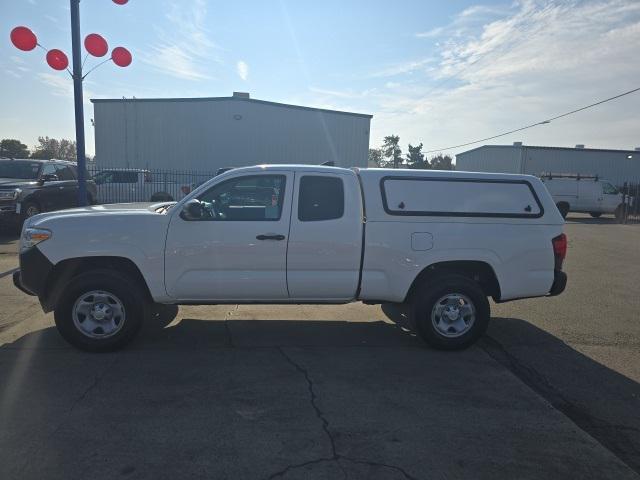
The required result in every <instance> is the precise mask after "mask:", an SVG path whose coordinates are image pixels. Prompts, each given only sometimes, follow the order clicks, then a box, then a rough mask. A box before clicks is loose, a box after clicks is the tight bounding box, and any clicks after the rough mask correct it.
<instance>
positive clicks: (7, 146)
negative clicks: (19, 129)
mask: <svg viewBox="0 0 640 480" xmlns="http://www.w3.org/2000/svg"><path fill="white" fill-rule="evenodd" d="M0 157H8V158H29V149H28V148H27V146H26V145H25V144H24V143H22V142H21V141H20V140H15V139H13V138H5V139H4V140H2V141H1V142H0Z"/></svg>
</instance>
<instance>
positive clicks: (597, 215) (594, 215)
mask: <svg viewBox="0 0 640 480" xmlns="http://www.w3.org/2000/svg"><path fill="white" fill-rule="evenodd" d="M589 215H591V216H592V217H593V218H600V216H601V215H602V212H589Z"/></svg>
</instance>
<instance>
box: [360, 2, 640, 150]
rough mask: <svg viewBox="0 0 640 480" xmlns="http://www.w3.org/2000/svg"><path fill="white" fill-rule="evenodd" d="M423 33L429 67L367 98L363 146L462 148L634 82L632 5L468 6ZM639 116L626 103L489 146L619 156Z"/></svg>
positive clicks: (637, 22)
mask: <svg viewBox="0 0 640 480" xmlns="http://www.w3.org/2000/svg"><path fill="white" fill-rule="evenodd" d="M431 32H433V34H432V35H433V36H436V34H437V36H439V37H440V38H441V41H440V46H439V47H438V48H439V50H438V54H439V60H438V61H437V62H436V63H435V64H429V65H426V66H418V67H417V68H416V69H411V68H407V69H405V72H403V73H398V74H397V76H395V77H394V81H393V82H392V83H389V82H387V85H386V86H385V88H384V89H382V90H381V91H379V92H377V93H375V94H374V95H373V102H374V108H373V113H374V114H375V117H374V120H373V123H372V144H374V145H376V144H377V143H378V142H380V141H381V139H382V137H383V136H384V135H388V134H389V133H399V134H401V139H402V143H405V142H406V143H408V142H411V143H415V142H419V141H423V142H424V143H425V150H430V149H431V148H437V147H444V146H447V145H454V144H457V143H463V142H465V141H469V140H474V139H476V138H482V137H484V136H490V135H492V134H495V133H500V132H502V131H507V130H510V129H513V128H517V127H520V126H522V125H526V124H529V123H534V122H536V121H540V120H544V119H545V118H548V117H551V116H553V115H554V114H559V113H562V112H565V111H569V110H572V109H573V108H576V107H580V106H583V105H586V104H589V103H591V102H593V101H597V100H600V99H603V98H606V97H609V96H612V95H615V94H617V93H620V92H623V91H626V90H630V89H632V88H634V87H637V86H638V78H640V66H639V64H638V62H637V45H639V44H640V2H629V1H625V0H586V1H569V2H555V1H552V0H549V1H543V0H535V1H534V0H526V1H519V2H516V3H514V4H512V5H511V6H510V7H508V8H507V9H502V10H499V9H495V8H493V7H484V6H483V5H476V6H474V7H469V8H467V9H466V10H464V11H463V12H461V13H460V14H459V15H458V16H456V17H455V18H454V19H453V20H452V22H451V24H450V25H446V26H444V27H442V30H440V31H438V32H435V31H434V30H432V31H431ZM425 33H429V32H425ZM422 36H423V37H425V36H429V35H422ZM416 41H424V40H422V39H419V40H416ZM406 65H409V66H410V65H412V61H411V60H409V61H407V63H406ZM409 72H413V73H414V75H412V76H410V77H409V76H407V75H406V73H409ZM418 80H420V81H418ZM370 108H371V107H370ZM639 108H640V95H637V94H636V95H634V96H628V97H625V98H622V99H620V100H616V101H613V102H610V103H607V104H605V105H602V106H600V107H596V108H594V109H592V110H588V111H585V112H583V113H580V114H577V115H575V116H571V117H568V118H565V119H561V120H558V121H555V122H552V123H551V124H550V125H545V126H543V127H537V128H535V129H531V130H527V131H524V132H519V133H518V134H514V135H512V136H509V137H504V138H502V139H500V140H497V141H496V142H495V143H510V142H512V141H515V140H523V141H525V143H530V144H533V143H538V144H545V145H558V146H571V145H574V144H576V143H586V144H587V145H590V146H594V147H595V146H602V147H613V148H616V147H619V148H629V147H633V146H635V144H636V143H637V142H638V139H637V132H638V125H637V120H636V121H629V120H630V119H635V118H636V112H637V111H638V109H639ZM470 148H471V147H470ZM459 150H464V149H459Z"/></svg>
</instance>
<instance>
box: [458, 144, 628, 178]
mask: <svg viewBox="0 0 640 480" xmlns="http://www.w3.org/2000/svg"><path fill="white" fill-rule="evenodd" d="M456 170H466V171H472V172H503V173H526V174H530V175H540V174H542V173H544V172H551V173H575V174H578V173H579V174H581V175H598V176H600V177H601V178H605V179H607V180H610V181H611V182H613V183H614V184H615V185H618V186H621V185H623V184H624V182H630V181H633V182H638V181H640V149H636V150H604V149H597V148H584V145H576V147H575V148H563V147H536V146H529V145H522V143H520V142H516V143H514V144H513V145H484V146H482V147H478V148H474V149H473V150H468V151H466V152H462V153H459V154H457V155H456Z"/></svg>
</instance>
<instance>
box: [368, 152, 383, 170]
mask: <svg viewBox="0 0 640 480" xmlns="http://www.w3.org/2000/svg"><path fill="white" fill-rule="evenodd" d="M382 158H383V157H382V149H381V148H370V149H369V164H373V165H375V166H376V167H382V164H383V159H382Z"/></svg>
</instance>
